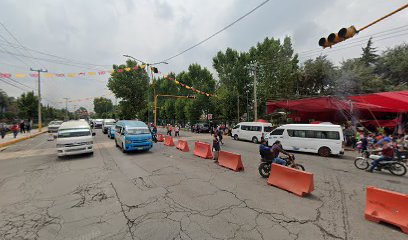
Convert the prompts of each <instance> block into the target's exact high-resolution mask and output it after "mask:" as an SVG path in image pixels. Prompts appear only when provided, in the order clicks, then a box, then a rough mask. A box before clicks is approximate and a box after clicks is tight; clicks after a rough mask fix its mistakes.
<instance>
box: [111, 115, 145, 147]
mask: <svg viewBox="0 0 408 240" xmlns="http://www.w3.org/2000/svg"><path fill="white" fill-rule="evenodd" d="M115 128H116V129H115V145H116V146H117V147H119V148H121V149H122V151H123V152H128V151H135V150H149V149H151V148H152V147H153V140H152V138H153V137H152V133H151V132H150V129H149V127H148V126H147V125H146V123H144V122H141V121H136V120H121V121H118V122H117V123H116V125H115Z"/></svg>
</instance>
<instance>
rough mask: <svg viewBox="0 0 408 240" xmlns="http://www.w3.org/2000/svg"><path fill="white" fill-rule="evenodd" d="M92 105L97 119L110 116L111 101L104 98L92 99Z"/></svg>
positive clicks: (111, 109)
mask: <svg viewBox="0 0 408 240" xmlns="http://www.w3.org/2000/svg"><path fill="white" fill-rule="evenodd" d="M93 104H94V111H95V113H96V115H97V116H98V117H101V118H108V117H110V115H111V114H112V111H113V103H112V100H110V99H108V98H104V97H99V98H94V100H93ZM85 110H86V109H85Z"/></svg>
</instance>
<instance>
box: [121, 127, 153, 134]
mask: <svg viewBox="0 0 408 240" xmlns="http://www.w3.org/2000/svg"><path fill="white" fill-rule="evenodd" d="M126 133H127V134H129V135H139V134H150V130H149V129H147V128H130V129H127V130H126Z"/></svg>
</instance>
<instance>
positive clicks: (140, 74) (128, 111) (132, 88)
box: [108, 60, 151, 120]
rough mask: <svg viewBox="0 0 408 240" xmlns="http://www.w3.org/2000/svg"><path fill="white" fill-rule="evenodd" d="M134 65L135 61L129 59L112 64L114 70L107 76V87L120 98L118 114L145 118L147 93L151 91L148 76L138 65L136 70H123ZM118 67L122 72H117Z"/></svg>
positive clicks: (131, 117)
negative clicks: (122, 62) (121, 63)
mask: <svg viewBox="0 0 408 240" xmlns="http://www.w3.org/2000/svg"><path fill="white" fill-rule="evenodd" d="M135 66H137V63H136V62H135V61H131V60H127V61H126V64H123V65H120V66H117V65H113V69H114V70H115V71H114V72H113V73H112V75H111V77H110V78H109V82H108V88H109V89H110V90H111V91H112V92H113V93H114V94H115V96H116V97H117V98H120V99H122V100H121V101H120V103H119V105H120V106H119V111H120V113H119V115H120V116H123V117H124V116H126V118H130V119H133V118H139V119H143V120H147V119H146V113H147V95H148V94H147V93H148V92H149V91H151V89H150V88H149V77H148V75H147V73H146V72H145V70H144V69H142V68H140V67H139V68H138V69H137V70H132V71H126V70H125V68H134V67H135ZM119 69H122V70H121V71H122V72H118V70H119Z"/></svg>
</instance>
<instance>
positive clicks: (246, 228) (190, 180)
mask: <svg viewBox="0 0 408 240" xmlns="http://www.w3.org/2000/svg"><path fill="white" fill-rule="evenodd" d="M181 134H182V136H183V135H184V136H185V139H186V140H187V141H188V144H189V145H190V149H191V150H190V152H189V153H183V152H181V151H178V150H177V149H175V148H172V147H166V146H163V145H162V144H161V143H159V144H156V145H155V147H154V148H153V149H152V150H151V151H150V152H144V153H128V154H123V153H122V152H121V151H119V150H118V149H116V147H115V144H114V142H113V140H110V139H108V138H107V137H106V135H104V134H102V133H101V131H99V130H98V131H97V136H96V139H95V142H96V143H95V153H94V155H93V156H90V155H86V156H76V157H70V158H64V159H58V158H57V157H56V154H55V150H54V144H55V142H48V141H47V136H45V135H44V136H39V137H37V138H34V139H30V140H27V141H25V142H22V143H19V144H16V145H13V146H11V147H9V148H8V149H6V150H4V151H2V152H1V153H0V239H1V240H3V239H4V240H6V239H13V240H14V239H78V240H79V239H81V240H84V239H86V240H88V239H296V240H301V239H342V240H350V239H406V235H405V234H403V233H402V232H401V231H400V230H399V229H397V228H393V227H390V226H385V225H382V224H376V223H372V222H368V221H366V220H365V219H364V207H365V187H366V186H367V185H372V186H376V187H380V188H385V189H390V190H393V191H398V192H402V193H408V187H407V186H408V185H407V183H408V177H407V176H404V177H395V176H392V175H390V174H388V173H377V174H369V173H366V172H363V171H360V170H358V169H356V168H355V167H354V165H353V160H352V157H351V156H345V157H342V158H322V157H318V156H316V155H313V154H298V153H295V154H296V159H297V160H298V161H299V162H301V163H302V164H303V165H304V166H305V167H306V169H307V170H308V171H310V172H312V173H314V181H315V182H314V184H315V190H314V191H313V193H312V194H311V195H309V196H307V197H304V198H301V197H298V196H296V195H294V194H291V193H289V192H286V191H284V190H281V189H278V188H275V187H272V186H269V185H267V183H266V179H262V178H261V177H260V176H259V174H258V170H257V168H258V165H259V160H258V159H259V156H258V146H257V145H254V144H252V143H250V142H237V141H233V140H231V139H229V138H227V137H226V138H225V145H224V146H222V148H223V149H225V150H227V151H232V152H236V153H239V154H241V155H242V159H243V163H244V166H245V171H243V172H233V171H230V170H228V169H225V168H222V167H219V166H218V165H216V164H214V163H213V161H211V160H204V159H201V158H198V157H195V156H193V154H192V149H193V143H194V141H195V140H197V139H200V140H201V141H207V142H209V141H210V139H211V137H209V135H205V134H202V135H198V134H190V133H186V132H181Z"/></svg>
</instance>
